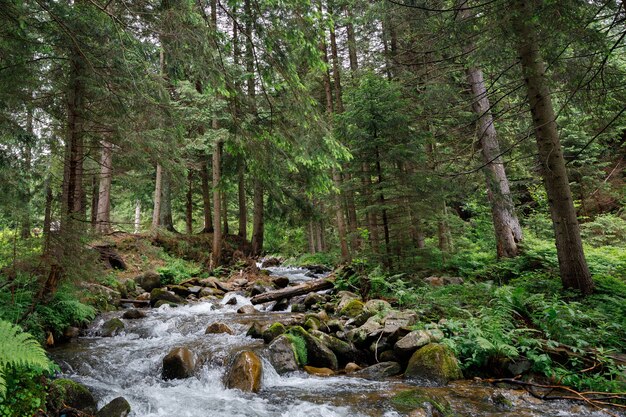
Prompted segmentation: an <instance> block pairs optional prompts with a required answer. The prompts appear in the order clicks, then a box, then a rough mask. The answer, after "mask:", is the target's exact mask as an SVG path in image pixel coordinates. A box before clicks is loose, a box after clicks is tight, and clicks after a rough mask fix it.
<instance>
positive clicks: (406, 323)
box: [382, 310, 418, 336]
mask: <svg viewBox="0 0 626 417" xmlns="http://www.w3.org/2000/svg"><path fill="white" fill-rule="evenodd" d="M417 319H418V317H417V314H416V313H414V312H413V311H396V310H392V311H390V312H389V313H388V314H387V315H386V316H385V318H384V324H385V326H384V328H383V330H382V332H383V334H384V335H385V336H390V335H393V334H395V333H397V332H398V330H400V329H402V328H407V327H410V326H413V325H414V324H415V323H417Z"/></svg>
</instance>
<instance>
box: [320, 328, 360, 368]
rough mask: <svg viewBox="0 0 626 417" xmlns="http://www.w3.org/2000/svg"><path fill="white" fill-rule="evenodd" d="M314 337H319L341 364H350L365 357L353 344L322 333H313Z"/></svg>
mask: <svg viewBox="0 0 626 417" xmlns="http://www.w3.org/2000/svg"><path fill="white" fill-rule="evenodd" d="M310 333H311V335H312V336H315V337H317V338H318V339H319V340H320V341H321V342H322V343H323V344H324V345H325V346H326V347H327V348H329V349H330V350H332V351H333V353H334V354H335V356H336V357H337V360H338V362H339V363H348V362H350V361H353V360H359V359H362V358H361V357H362V356H363V355H362V354H361V352H359V350H358V349H357V348H355V347H354V345H353V344H351V343H348V342H345V341H343V340H341V339H339V338H337V337H334V336H331V335H328V334H325V333H322V332H320V331H314V330H313V331H311V332H310Z"/></svg>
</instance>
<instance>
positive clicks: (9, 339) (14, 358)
mask: <svg viewBox="0 0 626 417" xmlns="http://www.w3.org/2000/svg"><path fill="white" fill-rule="evenodd" d="M10 366H22V367H32V368H40V369H50V368H51V366H52V363H51V362H50V360H49V359H48V357H47V356H46V352H45V351H44V350H43V348H42V347H41V345H40V344H39V343H38V342H37V340H35V338H34V337H33V336H32V335H31V334H30V333H25V332H22V329H21V328H20V327H19V326H17V325H14V324H12V323H10V322H8V321H4V320H0V398H4V396H5V395H6V389H7V387H6V380H5V378H4V377H5V374H6V370H7V368H8V367H10Z"/></svg>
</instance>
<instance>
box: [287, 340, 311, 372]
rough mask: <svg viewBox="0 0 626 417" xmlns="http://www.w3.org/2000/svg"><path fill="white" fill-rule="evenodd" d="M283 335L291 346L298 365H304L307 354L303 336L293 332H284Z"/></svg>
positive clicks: (306, 361) (306, 360)
mask: <svg viewBox="0 0 626 417" xmlns="http://www.w3.org/2000/svg"><path fill="white" fill-rule="evenodd" d="M284 336H285V338H286V339H287V340H288V341H289V343H291V345H292V346H293V352H294V354H295V356H296V362H297V363H298V365H300V366H304V365H306V364H307V363H308V360H309V358H308V355H307V350H306V342H305V341H304V338H303V337H302V336H300V335H297V334H293V333H286V334H285V335H284Z"/></svg>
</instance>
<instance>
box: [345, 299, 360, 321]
mask: <svg viewBox="0 0 626 417" xmlns="http://www.w3.org/2000/svg"><path fill="white" fill-rule="evenodd" d="M364 307H365V304H363V302H362V301H361V300H357V299H356V298H353V299H351V300H350V301H349V302H348V303H347V304H346V305H345V306H344V307H343V308H342V309H341V311H340V313H341V314H342V315H344V316H348V317H356V316H358V315H359V314H361V313H362V312H363V308H364Z"/></svg>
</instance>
